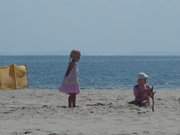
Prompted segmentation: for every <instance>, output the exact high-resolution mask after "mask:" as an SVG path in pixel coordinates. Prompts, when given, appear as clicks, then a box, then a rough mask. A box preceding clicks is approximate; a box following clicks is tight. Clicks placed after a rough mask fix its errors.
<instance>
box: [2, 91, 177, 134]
mask: <svg viewBox="0 0 180 135" xmlns="http://www.w3.org/2000/svg"><path fill="white" fill-rule="evenodd" d="M131 99H133V97H132V92H131V91H130V90H127V91H121V90H83V91H82V92H81V94H80V95H79V96H78V101H77V103H78V107H77V108H74V109H72V108H71V109H69V108H67V107H66V105H67V96H66V95H64V94H62V93H59V92H58V91H55V90H30V89H28V90H18V91H0V135H180V90H177V91H172V90H163V91H160V92H157V95H156V99H155V102H156V105H155V112H152V111H151V108H138V107H136V106H133V105H128V101H131Z"/></svg>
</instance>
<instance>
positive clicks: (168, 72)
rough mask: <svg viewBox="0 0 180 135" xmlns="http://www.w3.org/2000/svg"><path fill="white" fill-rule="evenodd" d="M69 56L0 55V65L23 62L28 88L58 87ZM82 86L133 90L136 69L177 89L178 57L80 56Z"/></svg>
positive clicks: (161, 84) (156, 84)
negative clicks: (26, 70) (25, 67)
mask: <svg viewBox="0 0 180 135" xmlns="http://www.w3.org/2000/svg"><path fill="white" fill-rule="evenodd" d="M68 61H69V58H68V56H0V66H7V65H10V64H17V65H21V64H26V65H27V66H28V80H29V87H30V88H35V89H39V88H40V89H57V88H58V87H59V86H60V84H61V83H62V80H63V77H64V74H65V71H66V69H67V65H68ZM79 71H80V86H81V89H85V90H86V89H95V90H96V89H97V90H103V89H121V90H123V89H124V90H126V89H132V88H133V86H134V85H135V84H136V78H137V74H138V73H139V72H145V73H147V74H148V75H149V76H150V78H149V83H150V84H151V85H153V86H154V87H155V88H157V89H172V90H173V89H174V90H176V89H179V88H180V56H82V58H81V60H80V62H79Z"/></svg>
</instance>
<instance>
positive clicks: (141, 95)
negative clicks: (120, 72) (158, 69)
mask: <svg viewBox="0 0 180 135" xmlns="http://www.w3.org/2000/svg"><path fill="white" fill-rule="evenodd" d="M148 78H149V76H148V75H147V74H145V73H139V74H138V79H137V85H136V86H134V96H135V100H134V101H132V102H130V104H135V105H137V106H140V107H142V106H144V107H146V106H149V105H150V98H153V96H154V92H153V88H150V86H149V85H148V84H147V81H148Z"/></svg>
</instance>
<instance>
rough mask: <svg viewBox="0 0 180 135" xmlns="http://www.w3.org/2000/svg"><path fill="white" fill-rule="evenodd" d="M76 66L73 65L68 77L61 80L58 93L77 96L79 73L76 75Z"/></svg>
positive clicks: (78, 91)
mask: <svg viewBox="0 0 180 135" xmlns="http://www.w3.org/2000/svg"><path fill="white" fill-rule="evenodd" d="M78 72H79V71H78V65H77V63H75V66H74V67H73V68H72V70H71V71H70V73H69V75H68V76H66V77H65V78H64V80H63V83H62V85H61V87H60V88H59V91H60V92H63V93H66V94H79V93H80V86H79V75H78V74H79V73H78Z"/></svg>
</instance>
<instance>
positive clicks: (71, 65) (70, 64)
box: [65, 62, 75, 77]
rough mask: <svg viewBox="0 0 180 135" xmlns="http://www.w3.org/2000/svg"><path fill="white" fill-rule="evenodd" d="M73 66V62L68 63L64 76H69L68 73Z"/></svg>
mask: <svg viewBox="0 0 180 135" xmlns="http://www.w3.org/2000/svg"><path fill="white" fill-rule="evenodd" d="M74 64H75V63H74V62H71V63H69V66H68V69H67V71H66V74H65V76H66V77H67V76H68V75H69V73H70V71H71V70H72V69H73V67H74Z"/></svg>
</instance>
